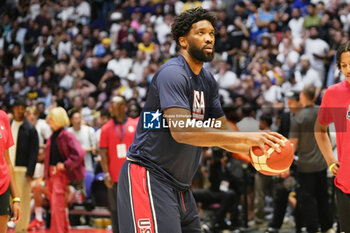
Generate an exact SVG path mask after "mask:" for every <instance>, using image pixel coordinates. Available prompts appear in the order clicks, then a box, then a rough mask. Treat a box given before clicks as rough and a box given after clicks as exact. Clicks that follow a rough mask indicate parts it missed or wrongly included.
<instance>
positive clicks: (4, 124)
mask: <svg viewBox="0 0 350 233" xmlns="http://www.w3.org/2000/svg"><path fill="white" fill-rule="evenodd" d="M13 145H14V142H13V137H12V132H11V126H10V120H9V118H8V116H7V114H6V113H5V112H4V111H2V110H0V233H5V232H7V222H8V220H9V216H10V214H11V211H10V194H11V195H12V197H13V199H12V202H13V205H12V209H13V214H14V215H13V219H12V220H13V221H14V222H15V223H17V222H18V221H19V220H20V218H21V207H20V201H21V200H20V198H19V193H18V191H17V188H16V184H15V176H14V172H13V167H12V163H11V160H10V156H9V148H10V147H11V146H13Z"/></svg>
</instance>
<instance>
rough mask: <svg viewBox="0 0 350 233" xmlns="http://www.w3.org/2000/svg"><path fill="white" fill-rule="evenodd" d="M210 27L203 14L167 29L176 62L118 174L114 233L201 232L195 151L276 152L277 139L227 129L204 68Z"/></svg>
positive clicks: (160, 76)
mask: <svg viewBox="0 0 350 233" xmlns="http://www.w3.org/2000/svg"><path fill="white" fill-rule="evenodd" d="M215 26H216V18H215V17H214V16H213V15H211V14H210V13H209V12H208V11H207V10H204V9H202V8H195V9H191V10H188V11H185V12H183V13H182V14H180V15H179V16H178V17H176V19H175V21H174V23H173V25H172V35H173V37H174V39H175V40H176V43H177V46H178V48H179V56H178V57H176V58H174V59H171V60H170V61H168V62H167V63H165V64H164V65H163V66H162V67H161V68H160V69H159V71H158V72H157V73H156V74H155V75H154V77H153V80H152V82H151V84H150V87H149V93H148V98H147V101H146V103H145V106H144V109H143V112H142V114H141V117H140V121H139V124H138V127H137V130H136V134H135V138H134V141H133V144H132V145H131V147H130V148H129V151H128V154H127V161H126V162H125V163H124V164H123V167H122V168H121V172H120V174H119V181H118V195H117V196H118V197H117V199H118V200H117V201H118V202H117V205H118V212H119V213H122V214H120V215H119V216H118V219H119V231H120V232H123V233H133V232H166V233H178V232H183V233H185V232H201V229H200V219H199V214H198V210H197V206H196V202H195V200H194V198H193V195H192V193H191V191H190V190H189V186H190V184H191V180H192V178H193V176H194V174H195V172H196V171H197V169H198V165H199V161H200V154H201V147H202V146H207V147H211V146H218V147H221V148H223V149H226V150H228V151H234V152H240V153H248V151H249V148H250V147H251V146H259V147H260V148H262V149H263V150H264V152H265V153H266V150H265V148H264V144H265V143H266V144H268V145H270V146H272V147H274V148H275V149H277V145H278V144H280V145H282V146H283V142H282V140H281V139H283V137H282V136H281V135H279V134H277V133H267V132H262V133H260V132H259V133H258V132H255V133H243V132H232V131H231V130H229V129H228V127H227V122H226V118H225V116H224V113H223V110H222V108H221V105H220V101H219V97H218V92H217V85H216V82H215V80H214V78H213V76H212V75H211V74H210V73H209V72H208V71H207V70H206V69H205V68H203V63H204V62H209V61H211V60H212V59H213V56H214V37H215ZM213 119H214V120H213ZM189 123H190V124H189ZM204 125H205V126H206V127H204ZM213 125H214V127H209V126H213ZM277 150H278V151H280V150H279V149H277Z"/></svg>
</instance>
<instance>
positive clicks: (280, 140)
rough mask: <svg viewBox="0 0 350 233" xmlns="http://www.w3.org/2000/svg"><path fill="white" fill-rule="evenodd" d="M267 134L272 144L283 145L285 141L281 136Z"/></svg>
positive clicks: (271, 133)
mask: <svg viewBox="0 0 350 233" xmlns="http://www.w3.org/2000/svg"><path fill="white" fill-rule="evenodd" d="M267 134H268V135H269V136H270V139H271V140H273V141H274V142H276V143H278V144H279V145H281V146H284V145H285V141H286V140H287V139H286V138H285V137H283V136H282V135H281V134H279V133H276V132H267Z"/></svg>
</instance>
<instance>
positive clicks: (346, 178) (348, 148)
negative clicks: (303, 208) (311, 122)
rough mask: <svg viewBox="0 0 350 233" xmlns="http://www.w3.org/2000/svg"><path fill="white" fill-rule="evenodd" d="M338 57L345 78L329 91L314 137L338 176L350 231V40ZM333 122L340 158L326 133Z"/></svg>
mask: <svg viewBox="0 0 350 233" xmlns="http://www.w3.org/2000/svg"><path fill="white" fill-rule="evenodd" d="M336 57H337V65H338V68H339V69H340V70H341V72H342V73H343V75H344V76H345V78H346V80H344V81H342V82H340V83H337V84H335V85H332V86H330V87H329V88H328V89H327V90H326V92H325V94H324V96H323V99H322V104H321V108H320V110H319V112H318V120H317V121H316V123H315V137H316V141H317V143H318V146H319V147H320V150H321V151H322V154H323V157H324V158H325V160H326V161H327V164H328V168H329V170H330V172H331V173H332V174H333V175H334V176H335V179H334V183H335V186H336V196H337V203H338V205H337V206H338V216H339V222H340V230H341V232H350V221H349V219H350V170H349V166H350V143H349V138H350V42H346V43H345V44H342V45H341V46H340V47H339V48H338V51H337V55H336ZM331 122H334V124H335V128H336V135H337V150H338V161H337V160H336V159H335V157H334V155H333V150H332V147H331V143H330V140H329V137H328V134H327V129H328V125H329V124H330V123H331Z"/></svg>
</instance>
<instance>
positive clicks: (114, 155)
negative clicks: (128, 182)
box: [99, 96, 138, 233]
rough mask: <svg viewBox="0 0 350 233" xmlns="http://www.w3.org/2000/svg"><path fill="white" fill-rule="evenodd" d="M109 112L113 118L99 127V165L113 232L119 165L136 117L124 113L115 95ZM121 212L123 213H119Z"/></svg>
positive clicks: (114, 228) (121, 104) (124, 109)
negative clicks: (105, 189)
mask: <svg viewBox="0 0 350 233" xmlns="http://www.w3.org/2000/svg"><path fill="white" fill-rule="evenodd" d="M109 112H110V114H111V116H112V118H113V119H111V120H110V121H108V122H107V123H106V124H105V125H104V126H103V127H102V128H101V138H100V145H99V148H100V153H101V167H102V170H103V172H104V177H105V180H104V182H105V184H106V186H107V187H108V202H109V206H110V210H111V214H112V229H113V233H117V232H119V230H118V213H117V203H116V202H117V190H118V177H119V171H120V168H121V166H122V165H123V163H124V161H125V160H126V152H127V150H128V148H129V146H130V145H131V143H132V140H133V138H134V135H135V132H136V127H137V122H138V118H136V119H132V118H129V117H127V115H126V106H125V100H124V99H123V98H122V97H120V96H115V97H113V98H112V99H111V101H110V103H109ZM119 214H123V213H119Z"/></svg>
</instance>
